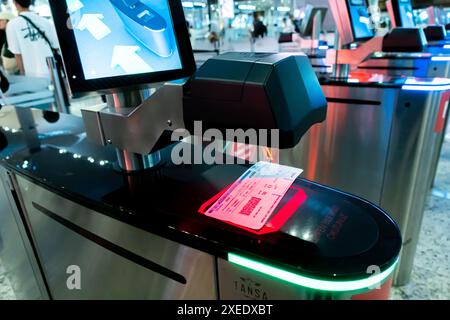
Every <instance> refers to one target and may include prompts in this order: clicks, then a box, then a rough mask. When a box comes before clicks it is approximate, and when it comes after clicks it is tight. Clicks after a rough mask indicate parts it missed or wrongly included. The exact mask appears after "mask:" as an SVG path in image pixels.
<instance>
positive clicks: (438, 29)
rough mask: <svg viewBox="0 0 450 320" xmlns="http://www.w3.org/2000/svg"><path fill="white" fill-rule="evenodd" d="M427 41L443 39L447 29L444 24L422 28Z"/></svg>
mask: <svg viewBox="0 0 450 320" xmlns="http://www.w3.org/2000/svg"><path fill="white" fill-rule="evenodd" d="M423 32H425V36H426V37H427V40H428V41H443V40H445V39H446V38H447V31H446V30H445V27H444V26H441V25H433V26H427V27H426V28H424V29H423Z"/></svg>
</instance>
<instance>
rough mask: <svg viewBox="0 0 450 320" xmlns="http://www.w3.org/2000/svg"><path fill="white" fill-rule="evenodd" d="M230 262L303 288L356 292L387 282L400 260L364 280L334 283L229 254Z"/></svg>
mask: <svg viewBox="0 0 450 320" xmlns="http://www.w3.org/2000/svg"><path fill="white" fill-rule="evenodd" d="M228 261H229V262H232V263H235V264H237V265H240V266H242V267H245V268H248V269H252V270H254V271H257V272H260V273H264V274H266V275H269V276H272V277H275V278H277V279H281V280H284V281H287V282H290V283H293V284H296V285H299V286H302V287H307V288H311V289H316V290H323V291H356V290H361V289H366V288H369V287H375V286H377V285H379V284H381V283H382V282H383V281H384V280H386V279H387V278H388V277H389V276H390V275H391V273H392V272H393V271H394V269H395V267H396V265H397V263H398V259H397V260H396V261H395V262H394V263H393V264H392V266H390V267H389V268H388V269H386V270H385V271H383V272H381V273H379V274H375V275H370V276H368V277H367V278H364V279H358V280H347V281H339V280H338V281H333V280H319V279H314V278H310V277H307V276H302V275H299V274H296V273H293V272H290V271H286V270H283V269H279V268H276V267H273V266H270V265H268V264H265V263H262V262H258V261H255V260H251V259H248V258H244V257H242V256H239V255H237V254H234V253H228Z"/></svg>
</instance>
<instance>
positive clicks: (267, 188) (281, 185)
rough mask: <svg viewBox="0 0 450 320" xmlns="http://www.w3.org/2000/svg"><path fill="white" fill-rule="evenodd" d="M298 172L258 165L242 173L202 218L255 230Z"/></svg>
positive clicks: (259, 163)
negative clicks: (207, 217)
mask: <svg viewBox="0 0 450 320" xmlns="http://www.w3.org/2000/svg"><path fill="white" fill-rule="evenodd" d="M302 172H303V170H302V169H299V168H293V167H288V166H283V165H279V164H275V163H269V162H263V161H261V162H258V163H256V164H254V165H253V166H252V167H251V168H249V169H248V170H247V171H245V172H244V174H243V175H242V176H240V177H239V179H238V180H236V181H235V182H234V183H233V184H232V185H231V186H230V187H229V188H228V190H227V191H226V192H225V193H224V194H223V195H222V196H221V197H220V198H219V199H218V200H217V201H216V202H215V203H214V204H213V205H212V206H211V207H209V209H208V210H207V211H206V213H205V214H206V215H207V216H209V217H212V218H216V219H219V220H222V221H228V222H231V223H234V224H237V225H240V226H243V227H246V228H250V229H254V230H259V229H261V228H262V227H264V225H265V224H266V222H267V221H268V220H269V218H270V217H271V216H272V213H273V212H274V210H275V209H276V207H277V206H278V204H279V203H280V201H281V199H282V198H283V197H284V195H285V194H286V192H287V191H288V190H289V188H290V187H291V185H292V183H293V182H294V181H295V179H296V178H297V177H298V176H299V175H300V174H301V173H302Z"/></svg>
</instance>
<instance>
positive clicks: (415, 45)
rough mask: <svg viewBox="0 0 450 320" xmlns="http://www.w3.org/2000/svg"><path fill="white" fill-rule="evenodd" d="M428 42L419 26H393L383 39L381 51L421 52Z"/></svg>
mask: <svg viewBox="0 0 450 320" xmlns="http://www.w3.org/2000/svg"><path fill="white" fill-rule="evenodd" d="M427 44H428V42H427V39H426V37H425V33H424V31H423V30H422V29H421V28H394V29H392V30H391V31H390V32H389V33H388V34H386V35H385V36H384V39H383V52H422V51H423V50H424V49H425V47H426V46H427Z"/></svg>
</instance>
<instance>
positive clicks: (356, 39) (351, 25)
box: [345, 0, 375, 42]
mask: <svg viewBox="0 0 450 320" xmlns="http://www.w3.org/2000/svg"><path fill="white" fill-rule="evenodd" d="M351 1H352V0H347V1H345V3H346V5H347V12H348V18H349V20H350V27H351V28H352V34H353V41H354V42H360V41H365V40H369V39H372V38H373V37H375V32H373V34H372V35H371V36H367V37H357V36H356V30H355V24H354V23H353V17H352V15H351V13H350V6H353V4H352V3H351ZM362 2H363V5H364V6H365V7H366V8H367V9H368V8H369V4H368V2H367V0H362ZM358 6H359V5H358Z"/></svg>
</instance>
